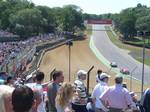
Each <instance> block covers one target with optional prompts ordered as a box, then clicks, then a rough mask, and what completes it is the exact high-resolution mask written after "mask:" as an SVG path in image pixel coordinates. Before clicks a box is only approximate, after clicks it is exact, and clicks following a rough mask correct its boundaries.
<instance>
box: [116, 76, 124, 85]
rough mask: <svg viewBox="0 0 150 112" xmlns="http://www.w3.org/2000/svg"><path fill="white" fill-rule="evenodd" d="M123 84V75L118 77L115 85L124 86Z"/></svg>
mask: <svg viewBox="0 0 150 112" xmlns="http://www.w3.org/2000/svg"><path fill="white" fill-rule="evenodd" d="M122 82H123V77H122V76H121V75H116V77H115V83H116V84H122Z"/></svg>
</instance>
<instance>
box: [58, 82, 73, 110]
mask: <svg viewBox="0 0 150 112" xmlns="http://www.w3.org/2000/svg"><path fill="white" fill-rule="evenodd" d="M73 91H74V88H73V86H72V85H71V84H70V83H66V82H64V83H63V84H62V86H61V87H60V88H59V90H58V93H57V96H56V104H58V105H60V106H61V107H62V108H64V107H65V106H66V104H68V103H69V100H71V98H72V96H73Z"/></svg>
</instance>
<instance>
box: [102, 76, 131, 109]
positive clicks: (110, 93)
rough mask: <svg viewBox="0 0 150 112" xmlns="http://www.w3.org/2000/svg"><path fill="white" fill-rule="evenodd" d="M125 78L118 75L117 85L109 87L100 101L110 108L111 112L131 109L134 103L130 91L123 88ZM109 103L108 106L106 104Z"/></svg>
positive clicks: (116, 78)
mask: <svg viewBox="0 0 150 112" xmlns="http://www.w3.org/2000/svg"><path fill="white" fill-rule="evenodd" d="M122 82H123V77H122V76H121V75H117V76H116V77H115V85H114V86H112V87H109V88H108V89H107V90H106V91H105V92H104V93H102V95H101V96H100V100H101V101H102V103H103V104H104V105H105V107H108V108H109V112H122V111H125V110H126V109H128V108H130V107H131V105H132V103H133V101H132V98H131V96H130V94H129V91H128V90H127V89H126V88H124V87H122ZM106 102H107V104H106Z"/></svg>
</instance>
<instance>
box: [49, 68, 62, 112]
mask: <svg viewBox="0 0 150 112" xmlns="http://www.w3.org/2000/svg"><path fill="white" fill-rule="evenodd" d="M52 76H53V81H51V82H50V83H49V85H48V93H47V96H48V110H49V112H57V110H56V106H55V98H56V95H57V92H58V89H59V87H60V83H62V82H63V81H64V75H63V72H62V71H57V70H56V71H54V72H53V75H52Z"/></svg>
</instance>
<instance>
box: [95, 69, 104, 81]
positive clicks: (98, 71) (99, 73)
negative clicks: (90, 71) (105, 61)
mask: <svg viewBox="0 0 150 112" xmlns="http://www.w3.org/2000/svg"><path fill="white" fill-rule="evenodd" d="M101 73H103V71H102V70H101V69H98V70H97V75H96V82H97V83H100V82H101V80H100V76H101Z"/></svg>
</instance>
